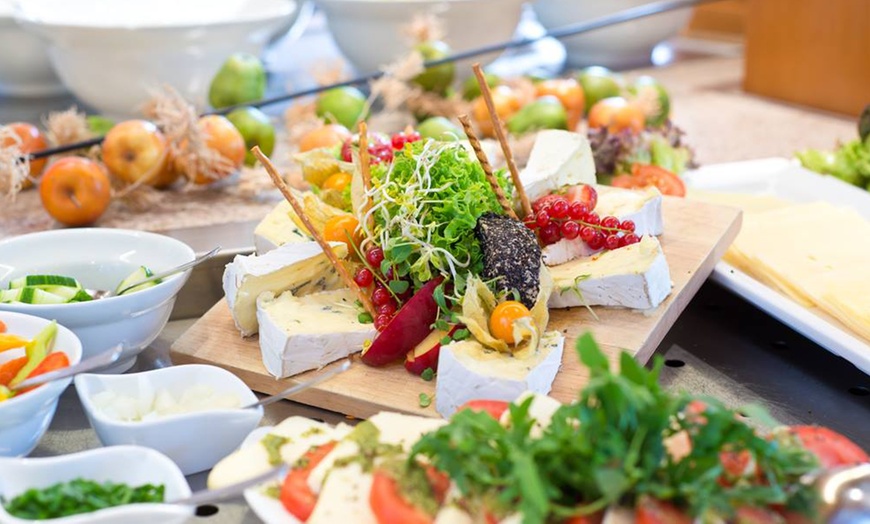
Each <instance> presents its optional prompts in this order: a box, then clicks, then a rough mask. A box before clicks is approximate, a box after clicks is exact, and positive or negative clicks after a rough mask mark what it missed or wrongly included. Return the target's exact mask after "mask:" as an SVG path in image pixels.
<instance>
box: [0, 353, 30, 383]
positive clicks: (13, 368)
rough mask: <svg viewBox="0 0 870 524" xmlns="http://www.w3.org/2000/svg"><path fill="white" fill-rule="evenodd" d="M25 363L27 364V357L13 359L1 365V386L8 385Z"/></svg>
mask: <svg viewBox="0 0 870 524" xmlns="http://www.w3.org/2000/svg"><path fill="white" fill-rule="evenodd" d="M25 364H27V357H19V358H16V359H12V360H10V361H9V362H5V363H4V364H3V365H0V386H8V385H9V382H11V381H12V379H13V378H15V375H17V374H18V372H19V371H21V368H23V367H24V365H25Z"/></svg>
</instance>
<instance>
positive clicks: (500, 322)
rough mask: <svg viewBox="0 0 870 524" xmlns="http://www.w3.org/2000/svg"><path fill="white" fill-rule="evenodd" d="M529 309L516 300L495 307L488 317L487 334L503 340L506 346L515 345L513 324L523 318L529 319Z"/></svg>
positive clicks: (530, 314)
mask: <svg viewBox="0 0 870 524" xmlns="http://www.w3.org/2000/svg"><path fill="white" fill-rule="evenodd" d="M530 316H532V313H531V312H530V311H529V308H527V307H526V306H524V305H523V304H522V303H521V302H517V301H516V300H508V301H506V302H502V303H501V304H499V305H497V306H496V307H495V309H494V310H492V315H490V316H489V332H490V333H492V336H494V337H495V338H498V339H500V340H504V341H505V342H507V343H508V344H515V343H516V341H515V340H514V322H516V321H517V320H518V319H521V318H524V317H530Z"/></svg>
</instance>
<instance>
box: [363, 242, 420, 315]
mask: <svg viewBox="0 0 870 524" xmlns="http://www.w3.org/2000/svg"><path fill="white" fill-rule="evenodd" d="M383 261H384V250H383V249H381V248H379V247H373V248H371V249H369V250H368V251H367V252H366V253H365V265H364V266H362V267H360V268H359V269H357V270H356V273H354V275H353V279H354V282H356V283H357V285H359V286H360V287H361V288H363V289H364V290H366V291H367V292H370V293H371V300H372V304H373V305H374V306H375V311H376V312H377V314H376V315H375V318H374V319H373V320H374V323H375V329H377V330H378V331H383V330H384V328H386V327H387V325H388V324H389V323H390V321H391V320H392V319H393V317H394V316H395V315H396V311H398V309H399V307H400V304H401V303H402V302H404V301H405V300H407V299H408V298H410V296H411V294H412V293H413V290H412V289H411V286H410V283H409V285H408V286H407V290H406V291H405V292H404V293H401V294H398V295H397V294H395V293H394V292H393V291H391V290H390V289H388V287H387V286H389V284H390V282H392V281H393V280H400V279H397V278H396V277H395V276H394V274H393V269H392V268H390V269H388V270H387V272H386V274H382V273H381V262H383Z"/></svg>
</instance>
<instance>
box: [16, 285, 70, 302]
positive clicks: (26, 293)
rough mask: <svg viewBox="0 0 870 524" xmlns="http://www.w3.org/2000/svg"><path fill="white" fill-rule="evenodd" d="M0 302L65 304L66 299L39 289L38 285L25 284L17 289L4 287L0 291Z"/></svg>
mask: <svg viewBox="0 0 870 524" xmlns="http://www.w3.org/2000/svg"><path fill="white" fill-rule="evenodd" d="M0 302H6V303H9V302H19V303H22V304H65V303H67V302H68V300H67V299H66V298H64V297H61V296H58V295H55V294H54V293H49V292H48V291H44V290H42V289H39V288H38V287H33V286H27V287H22V288H18V289H6V290H3V291H0Z"/></svg>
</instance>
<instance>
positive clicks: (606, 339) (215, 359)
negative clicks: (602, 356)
mask: <svg viewBox="0 0 870 524" xmlns="http://www.w3.org/2000/svg"><path fill="white" fill-rule="evenodd" d="M663 213H664V221H665V234H664V235H662V236H661V237H660V240H661V244H662V248H663V249H664V253H665V257H666V258H667V260H668V264H669V266H670V272H671V279H672V281H673V284H674V288H673V291H672V293H671V295H670V296H669V297H668V298H667V300H665V301H664V303H662V304H661V305H660V306H659V307H658V308H656V309H655V310H653V311H646V312H639V311H630V310H625V309H617V308H601V307H596V308H594V310H595V313H596V314H597V316H598V319H597V320H596V319H595V318H594V317H593V316H592V315H591V314H590V313H589V312H588V311H587V310H586V309H585V308H582V307H579V308H571V309H560V310H555V309H554V310H551V312H550V325H549V326H548V329H557V330H559V331H561V332H562V333H564V335H565V337H566V341H565V352H564V356H563V358H562V368H561V370H560V371H559V374H558V375H557V376H556V381H555V382H554V383H553V390H552V391H551V393H550V394H551V395H552V396H553V397H555V398H557V399H558V400H561V401H563V402H568V401H571V400H573V399H574V398H576V396H577V393H578V391H579V390H580V388H582V387H583V385H584V384H585V383H586V380H587V378H588V376H587V373H586V369H585V368H583V367H581V365H580V363H579V361H578V359H577V354H576V352H575V351H574V343H575V341H576V339H577V337H578V336H580V335H581V334H583V333H585V332H586V331H591V332H592V333H593V334H594V336H595V338H596V340H597V341H598V343H599V344H600V345H601V347H602V348H603V350H604V351H605V352H606V353H607V354H608V356H609V357H610V358H611V361H612V362H615V361H616V360H617V358H618V356H619V353H620V351H621V350H623V349H624V350H626V351H628V352H630V353H631V354H632V355H634V357H635V358H636V359H637V360H638V361H640V362H643V363H645V362H647V361H648V360H649V359H650V357H651V356H652V354H653V352H654V351H655V349H656V348H657V347H658V345H659V343H660V342H661V341H662V339H663V338H664V336H665V334H666V333H667V332H668V330H669V329H670V328H671V326H673V324H674V322H675V321H676V320H677V317H679V316H680V313H682V311H683V309H685V307H686V305H687V304H688V303H689V301H690V300H691V299H692V297H693V296H694V295H695V293H696V292H697V291H698V289H699V288H700V287H701V284H702V283H703V282H704V280H706V279H707V277H708V276H709V275H710V273H711V272H712V271H713V266H714V265H715V264H716V262H717V261H718V260H719V259H720V258H721V257H722V255H723V254H724V253H725V250H726V249H727V248H728V246H729V245H731V242H732V241H733V240H734V238H735V236H736V235H737V232H738V231H739V229H740V218H741V212H740V211H739V210H738V209H736V208H732V207H725V206H719V205H713V204H707V203H702V202H695V201H688V200H684V199H679V198H668V197H665V200H664V204H663ZM171 354H172V360H173V362H174V363H175V364H194V363H196V364H213V365H216V366H220V367H222V368H225V369H227V370H229V371H231V372H233V373H235V374H236V375H238V376H239V378H241V379H242V380H243V381H244V382H245V383H246V384H248V386H250V387H251V389H253V390H254V391H259V392H261V393H267V394H274V393H278V392H279V391H282V390H284V389H286V388H288V387H290V386H292V385H293V384H294V383H295V382H296V381H299V380H306V379H308V378H310V377H313V376H315V375H316V374H318V373H320V372H321V371H310V372H307V373H303V374H301V375H297V376H296V377H292V378H289V379H283V380H277V379H275V378H274V377H273V376H272V375H270V374H269V373H268V372H267V371H266V368H265V367H264V366H263V363H262V360H261V356H260V347H259V344H258V341H257V337H252V338H248V339H243V338H242V337H241V336H240V335H239V332H238V330H237V329H236V327H235V325H234V324H233V320H232V317H231V316H230V311H229V308H228V307H227V303H226V300H221V301H220V302H218V303H217V304H216V305H215V306H214V307H212V308H211V310H209V311H208V312H207V313H206V314H205V315H204V316H203V317H202V318H201V319H199V320H198V321H197V322H196V323H195V324H194V325H193V326H192V327H191V328H190V329H189V330H187V332H185V333H184V334H183V335H182V336H181V337H180V338H179V339H178V340H177V341H176V342H175V344H173V346H172V352H171ZM325 369H329V366H327V368H325ZM434 392H435V382H434V381H432V382H426V381H424V380H422V379H420V378H418V377H415V376H413V375H411V374H409V373H408V372H407V371H405V369H404V367H402V365H401V363H396V364H393V365H390V366H387V367H382V368H373V367H369V366H366V365H365V364H363V363H362V362H359V361H358V360H356V362H355V363H354V366H353V367H352V368H351V369H350V370H349V371H346V372H345V373H342V374H341V375H338V376H337V377H335V378H332V379H330V380H328V381H326V382H324V383H323V384H320V385H319V386H316V387H314V388H311V389H309V390H307V391H305V392H304V393H302V394H300V395H298V396H296V397H294V398H293V400H294V401H297V402H301V403H303V404H309V405H312V406H317V407H320V408H324V409H328V410H330V411H336V412H339V413H344V414H346V415H351V416H354V417H359V418H367V417H369V416H371V415H373V414H375V413H377V412H379V411H383V410H393V411H400V412H405V413H413V414H419V415H426V416H431V417H437V416H438V413H437V412H436V411H435V406H434V402H433V404H432V405H431V406H429V407H427V408H421V407H420V405H419V396H420V393H426V394H427V395H433V394H434Z"/></svg>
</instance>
